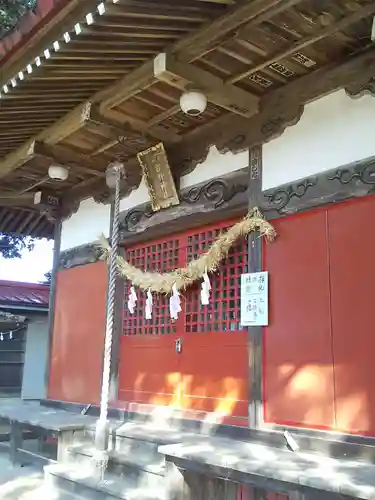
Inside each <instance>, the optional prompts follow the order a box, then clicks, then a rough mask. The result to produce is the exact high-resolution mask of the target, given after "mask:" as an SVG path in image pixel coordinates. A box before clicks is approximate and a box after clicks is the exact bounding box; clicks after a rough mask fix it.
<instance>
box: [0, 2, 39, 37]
mask: <svg viewBox="0 0 375 500" xmlns="http://www.w3.org/2000/svg"><path fill="white" fill-rule="evenodd" d="M36 1H37V0H0V37H2V36H4V35H5V33H6V32H7V31H8V30H10V29H12V28H13V27H14V26H15V25H16V24H17V22H18V20H19V19H20V17H22V16H23V14H24V13H25V12H26V11H27V10H28V9H33V8H34V7H35V5H36Z"/></svg>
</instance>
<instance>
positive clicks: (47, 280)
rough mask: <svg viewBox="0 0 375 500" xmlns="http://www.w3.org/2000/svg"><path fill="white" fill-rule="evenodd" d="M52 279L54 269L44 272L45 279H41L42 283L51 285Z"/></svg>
mask: <svg viewBox="0 0 375 500" xmlns="http://www.w3.org/2000/svg"><path fill="white" fill-rule="evenodd" d="M51 281H52V271H48V272H46V273H44V280H42V281H41V284H42V285H50V284H51Z"/></svg>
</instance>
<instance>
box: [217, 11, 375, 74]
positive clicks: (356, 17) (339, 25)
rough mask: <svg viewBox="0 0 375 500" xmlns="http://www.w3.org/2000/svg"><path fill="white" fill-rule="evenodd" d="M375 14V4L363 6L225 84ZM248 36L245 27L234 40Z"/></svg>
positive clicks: (241, 72) (242, 72) (247, 30)
mask: <svg viewBox="0 0 375 500" xmlns="http://www.w3.org/2000/svg"><path fill="white" fill-rule="evenodd" d="M374 13H375V2H372V3H371V4H368V5H365V6H364V7H362V8H361V9H359V10H357V11H355V12H354V13H352V14H350V15H349V16H346V17H344V18H343V19H340V21H337V22H335V23H333V24H331V25H329V26H326V27H325V28H322V29H319V30H318V31H316V32H315V33H313V34H312V35H308V36H306V37H304V38H302V39H301V40H298V41H297V42H294V43H292V44H291V45H290V46H289V47H288V48H286V49H283V50H281V51H279V52H277V53H276V54H274V55H273V56H271V57H268V58H267V59H265V60H264V61H262V62H261V63H259V64H255V65H252V66H250V67H249V68H248V69H247V70H245V71H240V72H238V73H236V74H234V75H232V76H230V77H229V78H228V79H227V80H226V83H236V82H238V81H240V80H243V79H244V78H246V77H249V76H250V75H253V74H254V73H257V72H258V71H260V70H262V69H264V68H267V66H269V65H270V64H272V63H274V62H277V61H280V60H281V59H284V58H285V57H288V56H290V55H292V54H294V53H295V52H299V51H301V50H302V49H304V48H306V47H308V46H309V45H312V44H313V43H316V42H318V41H319V40H322V39H323V38H326V37H329V36H331V35H333V34H334V33H336V32H337V31H340V30H342V29H345V28H347V27H348V26H350V25H351V24H354V23H356V22H358V21H360V20H361V19H363V18H365V17H367V16H370V15H372V14H374ZM248 34H249V28H248V27H247V28H246V29H245V30H243V31H240V32H239V33H238V34H237V36H236V38H238V39H242V38H243V39H245V40H246V38H247V37H248Z"/></svg>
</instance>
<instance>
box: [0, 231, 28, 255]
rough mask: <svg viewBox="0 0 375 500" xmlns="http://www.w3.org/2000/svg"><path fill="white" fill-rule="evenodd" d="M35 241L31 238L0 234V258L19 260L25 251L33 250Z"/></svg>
mask: <svg viewBox="0 0 375 500" xmlns="http://www.w3.org/2000/svg"><path fill="white" fill-rule="evenodd" d="M34 245H35V241H34V240H33V238H30V237H29V236H9V235H7V234H3V233H0V257H4V258H6V259H19V258H20V257H21V256H22V252H23V250H28V251H30V250H32V249H33V248H34Z"/></svg>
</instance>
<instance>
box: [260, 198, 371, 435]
mask: <svg viewBox="0 0 375 500" xmlns="http://www.w3.org/2000/svg"><path fill="white" fill-rule="evenodd" d="M374 220H375V197H368V198H366V199H361V200H356V201H353V202H348V203H341V204H338V205H331V206H330V207H328V208H327V209H325V210H319V211H314V212H309V213H306V214H302V215H297V216H293V217H287V218H284V219H280V220H279V221H277V222H276V224H275V226H276V229H277V231H278V233H279V235H280V236H279V238H278V240H277V242H276V243H274V244H272V245H268V246H267V248H266V257H265V266H266V268H267V270H268V271H269V273H270V304H271V306H270V314H271V317H270V326H269V327H268V328H267V329H266V331H265V334H264V338H265V345H264V366H263V368H264V398H265V420H266V421H267V422H273V423H280V424H290V425H297V426H306V427H316V428H322V429H324V428H330V429H336V430H338V431H341V432H347V433H359V434H363V435H372V436H375V393H374V390H373V378H374V374H375V365H374V363H373V352H374V350H375V336H374V334H373V330H374V326H373V311H372V293H371V292H372V289H373V286H374V284H375V265H374V255H375V231H374V230H373V226H374Z"/></svg>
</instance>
